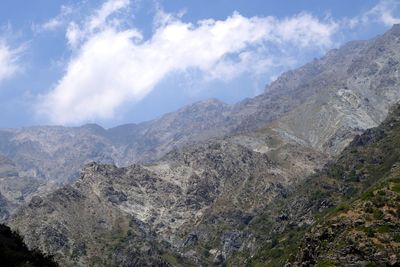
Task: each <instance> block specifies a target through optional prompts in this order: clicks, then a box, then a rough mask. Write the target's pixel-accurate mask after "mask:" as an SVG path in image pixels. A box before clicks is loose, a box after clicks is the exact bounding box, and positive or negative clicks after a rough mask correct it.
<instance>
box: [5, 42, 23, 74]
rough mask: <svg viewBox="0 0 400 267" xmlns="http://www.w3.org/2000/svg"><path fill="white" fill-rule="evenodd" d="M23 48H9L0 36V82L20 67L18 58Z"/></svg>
mask: <svg viewBox="0 0 400 267" xmlns="http://www.w3.org/2000/svg"><path fill="white" fill-rule="evenodd" d="M22 50H23V48H22V47H21V48H15V49H13V48H11V47H10V46H9V45H8V44H7V43H6V41H5V40H4V39H3V38H1V37H0V82H1V81H3V80H6V79H9V78H11V77H12V76H14V75H15V74H16V73H17V72H18V71H19V70H20V69H21V66H20V64H19V58H20V56H21V53H22Z"/></svg>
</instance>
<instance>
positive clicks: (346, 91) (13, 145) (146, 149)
mask: <svg viewBox="0 0 400 267" xmlns="http://www.w3.org/2000/svg"><path fill="white" fill-rule="evenodd" d="M399 36H400V25H395V26H394V27H393V28H392V29H391V30H389V31H388V32H387V33H385V34H383V35H382V36H378V37H377V38H375V39H372V40H369V41H358V42H351V43H349V44H347V45H345V46H343V47H342V48H340V49H336V50H333V51H331V52H329V53H328V54H327V55H326V56H325V57H323V58H321V59H317V60H314V61H313V62H311V63H309V64H306V65H305V66H303V67H301V68H299V69H297V70H293V71H289V72H287V73H284V74H283V75H282V76H281V77H279V78H278V79H277V80H276V81H275V82H273V83H272V84H271V85H269V86H268V87H267V88H266V90H265V92H264V93H263V94H261V95H259V96H257V97H255V98H252V99H246V100H243V101H241V102H239V103H237V104H235V105H226V104H224V103H222V102H220V101H218V100H208V101H203V102H198V103H195V104H192V105H190V106H187V107H184V108H182V109H180V110H178V111H176V112H172V113H169V114H166V115H164V116H163V117H161V118H159V119H156V120H153V121H149V122H144V123H140V124H128V125H122V126H119V127H115V128H112V129H108V130H105V129H103V128H101V127H100V126H97V125H85V126H82V127H75V128H67V127H32V128H22V129H3V130H1V131H0V153H1V154H3V155H4V156H6V157H8V158H9V159H11V160H12V161H13V162H15V164H17V167H18V169H20V170H21V171H23V172H25V173H28V174H29V175H30V176H33V177H37V178H39V179H51V180H55V181H60V182H66V181H69V180H74V179H76V178H77V177H78V173H79V169H80V168H81V167H82V166H83V165H84V163H87V162H89V161H93V160H94V161H98V162H102V163H115V164H117V165H119V166H127V165H129V164H132V163H138V162H151V161H155V160H157V159H159V158H161V157H162V156H163V155H165V154H166V153H168V152H169V151H171V150H172V149H174V148H177V147H183V146H184V145H187V144H190V143H193V142H199V141H205V140H208V139H210V138H212V137H222V136H226V135H233V134H238V133H243V132H249V131H253V130H256V129H259V128H262V127H265V125H266V124H268V123H270V122H272V121H278V122H276V123H275V124H274V126H273V127H274V128H275V129H276V131H278V132H280V133H281V135H282V137H284V138H286V139H290V140H292V141H293V140H294V141H296V142H302V143H304V144H307V145H309V146H311V147H313V148H315V149H318V150H319V151H323V152H325V153H328V154H337V153H339V152H340V151H341V150H342V149H343V148H344V146H345V145H346V144H347V143H348V142H349V141H350V140H351V139H352V137H353V136H354V134H356V133H359V132H360V131H362V130H364V129H367V128H370V127H373V126H376V125H377V124H379V123H380V122H381V121H382V120H383V119H384V118H385V116H386V115H387V111H388V108H389V107H390V106H391V105H392V104H393V103H395V102H396V101H397V100H399V99H400V93H399V91H398V90H397V88H398V85H399V77H398V70H399V62H400V53H399V52H398V51H399V46H400V43H399V42H398V40H399ZM283 115H286V116H285V118H284V119H283V118H282V117H283Z"/></svg>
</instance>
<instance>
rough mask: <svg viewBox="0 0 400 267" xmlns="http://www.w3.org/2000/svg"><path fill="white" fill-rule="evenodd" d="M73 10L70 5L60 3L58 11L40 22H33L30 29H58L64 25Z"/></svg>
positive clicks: (39, 31) (44, 30) (34, 30)
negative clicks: (53, 15)
mask: <svg viewBox="0 0 400 267" xmlns="http://www.w3.org/2000/svg"><path fill="white" fill-rule="evenodd" d="M73 12H74V8H73V7H72V6H66V5H62V6H61V10H60V13H59V14H58V15H57V16H55V17H53V18H50V19H49V20H47V21H45V22H44V23H42V24H37V23H33V24H32V27H31V28H32V31H33V32H35V33H41V32H47V31H54V30H58V29H60V28H62V27H64V26H65V24H66V21H67V20H68V17H69V16H70V15H71V14H72V13H73Z"/></svg>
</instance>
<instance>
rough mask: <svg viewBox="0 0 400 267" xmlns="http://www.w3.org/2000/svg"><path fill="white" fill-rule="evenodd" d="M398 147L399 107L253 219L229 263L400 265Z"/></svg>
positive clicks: (269, 264) (399, 133) (399, 132)
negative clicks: (381, 122) (322, 167)
mask: <svg viewBox="0 0 400 267" xmlns="http://www.w3.org/2000/svg"><path fill="white" fill-rule="evenodd" d="M399 142H400V106H397V107H396V108H395V109H394V110H393V111H392V113H391V115H390V116H389V117H388V118H387V119H386V120H385V122H384V123H383V124H382V125H380V126H379V127H377V128H373V129H370V130H367V131H366V132H365V133H364V134H362V135H360V136H356V137H355V139H354V140H353V141H352V142H351V144H350V145H349V146H348V147H347V148H346V149H345V150H344V151H343V152H342V153H341V154H340V156H339V157H338V159H337V160H336V161H335V162H332V163H329V164H327V165H326V167H325V168H324V169H323V170H321V171H320V172H318V173H317V174H315V175H313V176H311V177H309V178H308V179H306V180H305V181H303V182H302V183H300V184H299V185H298V186H296V187H294V188H292V189H291V190H290V191H289V192H288V194H287V196H286V197H284V198H277V199H275V201H274V202H271V204H270V205H268V206H267V207H266V209H265V210H264V211H263V212H261V213H260V214H259V215H258V216H257V217H255V218H254V219H253V220H252V222H251V223H250V224H249V225H248V227H247V229H246V231H249V233H250V234H249V238H248V239H247V240H245V241H244V242H243V244H242V246H241V250H240V252H238V253H236V254H235V255H233V256H232V257H231V258H230V259H229V262H228V265H230V266H264V265H266V266H284V265H285V263H287V265H288V266H314V265H315V266H368V264H370V266H397V265H398V264H399V263H400V262H399V261H400V258H399V255H400V254H399V250H398V249H399V245H400V241H399V240H398V239H397V237H396V236H397V235H398V234H399V226H400V225H399V217H398V213H397V209H398V201H399V199H400V195H399V193H398V184H399V181H398V175H399V167H398V166H400V165H399V162H400V149H399V148H400V146H399V145H400V143H399ZM374 264H375V265H374ZM396 264H397V265H396Z"/></svg>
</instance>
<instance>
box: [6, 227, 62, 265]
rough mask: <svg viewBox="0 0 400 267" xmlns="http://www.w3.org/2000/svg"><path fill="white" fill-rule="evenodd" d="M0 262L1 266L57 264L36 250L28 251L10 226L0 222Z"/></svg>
mask: <svg viewBox="0 0 400 267" xmlns="http://www.w3.org/2000/svg"><path fill="white" fill-rule="evenodd" d="M0 263H1V266H15V267H18V266H37V267H51V266H58V265H57V264H56V263H54V262H53V260H52V258H51V257H48V256H44V255H42V254H41V253H40V252H38V251H30V250H28V248H27V247H26V246H25V244H24V242H23V241H22V238H21V237H20V236H19V235H18V234H16V233H15V232H12V231H11V230H10V228H8V227H7V226H5V225H1V224H0Z"/></svg>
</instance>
